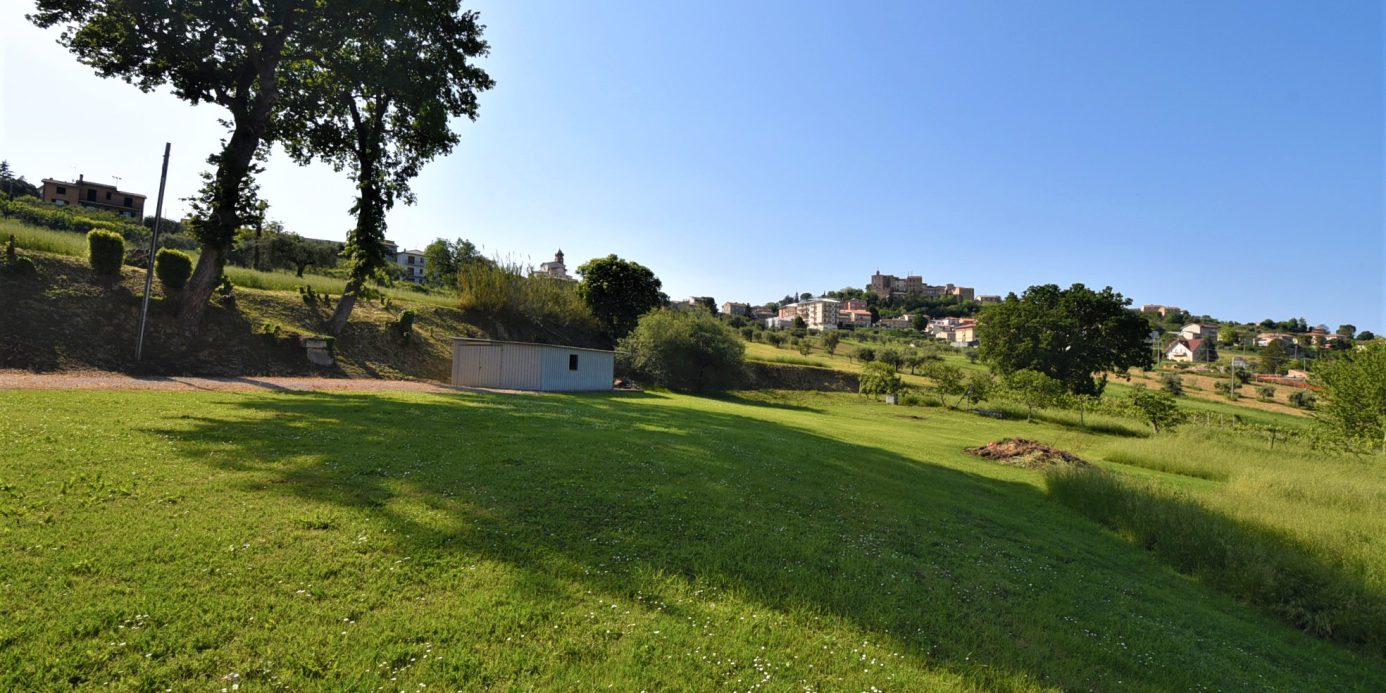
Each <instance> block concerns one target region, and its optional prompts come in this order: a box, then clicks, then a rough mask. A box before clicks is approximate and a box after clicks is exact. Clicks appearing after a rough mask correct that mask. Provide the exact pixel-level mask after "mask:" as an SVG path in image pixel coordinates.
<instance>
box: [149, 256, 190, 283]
mask: <svg viewBox="0 0 1386 693" xmlns="http://www.w3.org/2000/svg"><path fill="white" fill-rule="evenodd" d="M154 274H156V275H158V277H159V283H160V284H163V285H164V288H165V289H173V290H178V289H181V288H183V287H185V286H187V285H188V278H189V277H191V276H192V256H191V255H188V254H187V253H185V252H183V251H181V250H172V249H170V248H160V249H159V253H158V254H157V255H155V256H154Z"/></svg>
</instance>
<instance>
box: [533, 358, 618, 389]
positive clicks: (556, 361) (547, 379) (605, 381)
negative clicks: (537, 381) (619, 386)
mask: <svg viewBox="0 0 1386 693" xmlns="http://www.w3.org/2000/svg"><path fill="white" fill-rule="evenodd" d="M542 348H543V350H544V386H543V389H544V390H546V391H549V392H577V391H586V390H610V389H611V378H612V373H613V372H614V369H615V365H616V364H615V355H614V354H611V353H609V352H602V351H577V350H573V351H569V350H566V349H564V348H562V347H542ZM572 355H577V370H569V368H568V365H569V357H570V356H572Z"/></svg>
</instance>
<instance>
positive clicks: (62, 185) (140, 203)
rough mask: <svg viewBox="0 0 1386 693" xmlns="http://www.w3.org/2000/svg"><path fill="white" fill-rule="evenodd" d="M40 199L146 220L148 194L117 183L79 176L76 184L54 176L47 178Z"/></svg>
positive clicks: (59, 204)
mask: <svg viewBox="0 0 1386 693" xmlns="http://www.w3.org/2000/svg"><path fill="white" fill-rule="evenodd" d="M39 196H40V198H41V199H42V200H43V201H44V202H48V203H50V204H55V205H58V206H60V207H63V206H67V205H78V206H81V207H90V208H92V209H96V210H100V211H102V212H114V213H115V214H119V215H121V216H125V217H131V218H133V219H134V220H135V221H140V220H142V219H144V195H141V194H139V193H132V192H127V191H124V190H117V189H116V186H114V185H106V184H105V183H93V182H91V181H89V180H86V178H85V176H82V175H78V176H77V182H76V183H69V182H67V181H62V180H53V179H52V178H44V179H43V190H42V191H40V195H39Z"/></svg>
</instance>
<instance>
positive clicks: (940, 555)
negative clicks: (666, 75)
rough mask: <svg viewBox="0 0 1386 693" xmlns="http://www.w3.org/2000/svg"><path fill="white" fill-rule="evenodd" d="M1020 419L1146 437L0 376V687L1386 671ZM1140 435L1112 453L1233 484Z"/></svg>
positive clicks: (1300, 678)
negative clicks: (94, 387)
mask: <svg viewBox="0 0 1386 693" xmlns="http://www.w3.org/2000/svg"><path fill="white" fill-rule="evenodd" d="M1017 434H1023V435H1026V436H1027V437H1033V438H1039V439H1041V440H1044V441H1046V442H1049V443H1052V444H1055V445H1059V446H1061V447H1065V448H1067V449H1070V450H1074V451H1077V452H1079V453H1080V454H1084V455H1089V456H1092V455H1099V454H1102V455H1105V454H1107V451H1108V450H1109V449H1110V448H1112V447H1113V446H1117V447H1120V446H1122V445H1123V441H1129V442H1130V443H1131V444H1133V445H1137V446H1139V445H1145V444H1146V443H1144V442H1143V441H1144V439H1142V438H1135V437H1130V436H1126V437H1122V436H1117V435H1108V436H1094V435H1090V434H1087V433H1084V432H1080V431H1077V430H1074V429H1073V428H1071V427H1067V426H1063V425H1060V424H1056V423H1036V424H1024V423H1019V422H1014V421H996V420H992V419H987V418H984V417H978V416H973V415H969V414H962V413H957V412H949V411H944V410H941V409H923V408H905V407H886V406H885V405H882V404H879V403H875V402H871V401H868V400H865V399H863V398H860V397H856V396H852V395H827V394H804V395H757V396H751V395H745V396H741V397H735V398H727V399H700V398H692V397H684V396H676V395H668V394H659V393H648V394H643V395H615V394H613V395H587V396H502V395H477V394H458V395H447V396H442V395H406V394H369V395H368V394H290V393H264V394H260V393H253V394H238V393H214V392H204V393H167V392H163V393H160V392H129V393H99V392H94V393H93V392H16V391H6V392H0V552H3V553H2V554H0V555H3V556H4V560H3V561H0V687H3V688H4V689H9V690H21V689H35V688H57V687H67V686H74V685H80V686H86V687H96V686H101V685H105V684H111V685H113V686H115V687H117V688H121V689H141V690H145V689H156V688H157V689H163V688H169V687H171V688H175V689H189V688H191V689H205V688H216V689H220V688H222V687H229V686H231V685H233V684H238V685H239V686H240V687H241V689H242V690H244V689H247V688H269V687H283V688H288V689H293V690H301V689H320V688H343V687H350V688H356V689H368V688H377V687H381V688H384V687H388V688H390V689H397V690H429V689H434V688H437V687H445V688H453V689H456V688H463V689H476V688H482V687H489V688H544V689H561V690H580V689H592V688H606V687H608V686H610V687H614V688H615V689H620V690H640V689H644V690H680V689H736V690H749V689H752V688H766V689H774V690H788V689H798V690H804V689H810V690H848V689H851V690H872V689H873V688H874V689H880V690H937V689H955V690H1008V689H1014V690H1030V689H1101V690H1111V689H1134V690H1188V689H1218V690H1224V689H1253V688H1254V689H1279V690H1353V689H1356V690H1382V689H1386V664H1384V663H1383V660H1382V659H1381V658H1379V657H1376V656H1373V655H1370V654H1365V653H1363V652H1361V651H1359V650H1353V649H1348V648H1346V647H1341V646H1338V645H1334V644H1330V643H1328V642H1326V641H1324V640H1321V639H1318V638H1314V637H1311V636H1309V635H1306V634H1304V633H1301V632H1299V631H1297V630H1295V629H1292V628H1290V627H1288V626H1286V625H1284V624H1283V623H1282V622H1281V621H1279V620H1276V619H1275V618H1274V617H1273V616H1271V615H1270V614H1268V613H1266V612H1264V611H1260V610H1257V609H1256V608H1253V607H1251V606H1247V605H1245V604H1242V603H1239V602H1237V601H1234V600H1233V599H1232V598H1230V597H1228V596H1225V595H1223V594H1221V593H1219V592H1216V591H1214V590H1213V589H1211V588H1209V587H1207V586H1205V585H1203V584H1201V583H1200V582H1199V581H1198V580H1195V579H1191V578H1189V577H1186V576H1184V575H1181V574H1179V573H1177V572H1175V570H1173V569H1172V568H1170V567H1169V566H1168V565H1166V564H1164V563H1162V562H1160V560H1159V559H1158V558H1157V557H1156V556H1155V555H1154V554H1151V553H1147V552H1146V551H1144V550H1142V549H1141V548H1138V547H1136V546H1133V545H1132V544H1130V543H1127V542H1126V541H1125V540H1123V538H1122V537H1121V536H1119V535H1118V534H1116V533H1113V532H1111V531H1108V530H1107V529H1104V528H1102V527H1101V526H1099V525H1098V524H1096V523H1095V522H1092V521H1090V520H1088V519H1086V518H1085V517H1083V516H1081V515H1079V514H1078V512H1076V511H1074V510H1070V509H1069V508H1067V507H1066V506H1065V505H1063V504H1061V503H1058V502H1056V501H1055V500H1054V499H1052V498H1050V497H1049V496H1048V495H1047V494H1046V491H1045V484H1044V481H1043V479H1042V477H1041V476H1040V474H1039V473H1037V472H1034V471H1029V470H1023V469H1017V468H1011V467H1004V466H999V465H996V464H994V463H991V462H987V461H984V460H980V459H977V458H973V457H970V456H967V455H965V454H963V453H962V452H961V449H962V448H963V447H965V446H968V445H976V444H979V443H983V442H986V441H988V440H992V439H996V438H1000V437H1003V436H1007V435H1017ZM1157 452H1158V450H1156V449H1154V448H1150V449H1146V448H1138V449H1136V450H1135V452H1133V453H1131V457H1130V460H1128V461H1131V462H1132V463H1133V464H1137V465H1139V466H1130V467H1127V466H1125V465H1116V464H1108V465H1107V466H1109V467H1110V468H1113V469H1117V470H1118V471H1122V473H1123V474H1126V475H1129V476H1132V477H1138V478H1140V479H1147V480H1154V481H1161V480H1166V479H1167V480H1170V481H1171V482H1175V481H1180V483H1184V484H1185V485H1186V486H1188V487H1189V488H1190V489H1192V490H1191V491H1190V492H1191V493H1195V494H1203V495H1211V494H1215V493H1217V491H1216V485H1217V484H1220V483H1228V482H1222V481H1218V480H1217V479H1209V478H1194V477H1190V476H1187V475H1183V474H1172V473H1170V471H1169V470H1159V469H1151V468H1147V467H1151V466H1154V465H1146V464H1142V462H1141V460H1142V459H1145V458H1144V457H1142V456H1143V455H1145V456H1151V455H1154V454H1155V453H1157ZM1224 463H1225V461H1220V462H1219V464H1224ZM1326 469H1327V471H1326V472H1325V474H1340V473H1344V472H1342V470H1341V469H1340V468H1339V467H1336V466H1335V467H1331V468H1326ZM1123 470H1124V471H1123ZM1174 471H1176V472H1178V471H1181V470H1174ZM1181 480H1182V481H1181ZM1320 491H1321V492H1324V493H1331V492H1332V491H1333V488H1332V486H1331V485H1329V486H1323V487H1321V488H1320ZM1373 493H1375V491H1373ZM1367 501H1368V502H1369V503H1370V502H1375V501H1373V500H1371V498H1368V499H1367ZM1374 507H1375V506H1372V505H1370V504H1369V505H1368V506H1367V507H1366V511H1368V512H1370V511H1371V509H1372V508H1374ZM1262 510H1263V509H1260V508H1258V509H1257V510H1256V512H1258V513H1259V512H1261V511H1262ZM1225 512H1227V513H1231V512H1232V511H1230V510H1227V511H1225ZM1228 516H1229V517H1231V515H1230V514H1229V515H1228ZM1286 521H1290V522H1293V521H1294V520H1293V519H1291V520H1286ZM1370 528H1371V525H1362V530H1363V531H1364V532H1365V531H1367V530H1368V529H1370ZM1363 541H1368V540H1367V539H1364V540H1363ZM1372 550H1373V551H1374V550H1376V549H1372ZM1325 560H1327V559H1325ZM1376 596H1377V597H1378V598H1380V597H1381V595H1379V594H1378V595H1376Z"/></svg>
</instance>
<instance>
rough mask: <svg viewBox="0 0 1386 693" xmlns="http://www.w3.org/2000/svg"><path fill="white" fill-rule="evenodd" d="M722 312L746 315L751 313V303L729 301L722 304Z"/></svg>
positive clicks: (731, 314)
mask: <svg viewBox="0 0 1386 693" xmlns="http://www.w3.org/2000/svg"><path fill="white" fill-rule="evenodd" d="M722 314H723V315H730V316H742V317H745V316H748V315H750V314H751V305H750V304H749V303H733V302H731V301H728V302H726V303H723V304H722Z"/></svg>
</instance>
